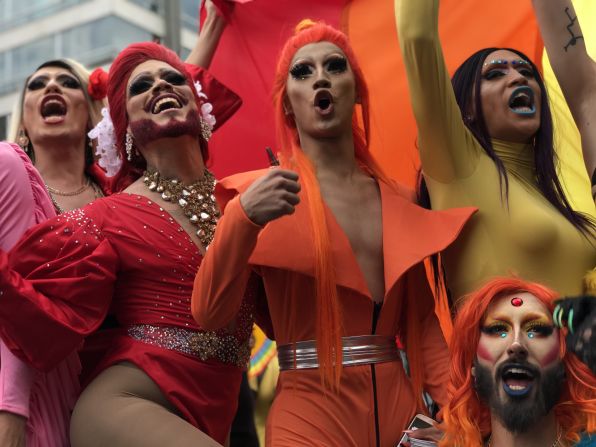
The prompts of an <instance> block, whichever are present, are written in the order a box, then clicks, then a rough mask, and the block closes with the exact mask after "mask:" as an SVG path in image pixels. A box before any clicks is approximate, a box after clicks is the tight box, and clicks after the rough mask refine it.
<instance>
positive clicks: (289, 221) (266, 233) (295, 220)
mask: <svg viewBox="0 0 596 447" xmlns="http://www.w3.org/2000/svg"><path fill="white" fill-rule="evenodd" d="M266 172H267V170H266V169H263V170H260V171H251V172H246V173H242V174H236V175H233V176H230V177H226V178H225V179H223V180H222V181H221V182H219V183H218V184H217V187H216V190H215V194H216V196H217V201H218V204H219V206H220V208H221V209H224V210H225V205H226V204H227V203H228V201H229V200H231V199H232V198H233V197H234V196H235V195H236V194H238V193H241V192H243V191H245V190H246V189H247V188H248V187H249V186H250V184H251V183H252V182H253V181H254V180H256V179H257V178H259V177H260V176H262V175H264V174H265V173H266ZM301 200H302V201H301V202H300V204H299V205H298V206H297V207H296V211H295V212H294V214H292V215H290V216H284V217H282V218H279V219H277V220H275V221H273V222H270V223H269V224H267V225H265V228H263V230H262V231H261V233H260V234H259V237H258V242H257V246H256V248H255V250H254V251H253V253H252V256H251V257H250V263H251V264H253V265H260V266H265V267H273V268H278V269H283V270H289V271H292V272H296V273H300V274H303V275H308V276H312V277H314V245H313V240H312V235H311V230H310V229H311V223H310V217H309V214H308V204H307V202H306V199H305V198H304V196H301ZM326 218H327V228H328V231H329V237H330V240H331V249H332V252H333V263H334V266H335V274H336V282H337V284H338V285H339V286H342V287H347V288H350V289H353V290H355V291H357V292H359V293H361V294H362V295H365V296H369V292H368V287H367V286H366V282H365V281H364V278H363V276H362V273H361V272H360V269H359V267H358V264H357V262H356V258H355V257H354V254H353V253H352V249H351V246H350V243H349V241H348V239H347V238H346V236H345V235H344V233H343V231H341V228H340V227H339V225H338V224H337V223H336V221H335V218H334V217H333V215H332V214H331V212H330V211H329V209H327V208H326Z"/></svg>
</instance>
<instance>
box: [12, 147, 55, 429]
mask: <svg viewBox="0 0 596 447" xmlns="http://www.w3.org/2000/svg"><path fill="white" fill-rule="evenodd" d="M55 214H56V213H55V211H54V206H53V205H52V202H51V201H50V198H49V197H48V194H47V193H46V190H45V186H44V183H43V180H42V179H41V177H40V175H39V173H38V172H37V170H36V169H35V167H34V166H33V165H32V164H31V161H30V160H29V157H27V155H26V154H25V153H24V152H23V151H22V150H21V148H20V147H18V146H17V145H15V144H10V143H4V142H0V249H2V250H10V249H11V248H12V246H13V245H14V244H15V243H16V242H17V241H18V240H19V238H20V237H21V236H22V235H23V233H24V232H25V231H26V230H28V229H29V228H30V227H32V226H33V225H35V224H37V223H40V222H43V221H44V220H47V219H49V218H50V217H53V216H55ZM34 376H35V374H34V371H33V370H32V368H31V367H30V366H28V365H26V364H25V363H24V362H22V361H21V360H19V359H18V358H17V357H15V355H14V354H13V353H12V352H10V350H9V349H8V348H7V347H6V345H5V344H4V342H3V341H0V411H9V412H11V413H16V414H19V415H21V416H24V417H28V416H29V396H30V393H31V387H32V384H33V381H34Z"/></svg>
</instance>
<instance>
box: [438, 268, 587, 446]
mask: <svg viewBox="0 0 596 447" xmlns="http://www.w3.org/2000/svg"><path fill="white" fill-rule="evenodd" d="M519 292H528V293H531V294H532V295H534V296H535V297H536V298H538V299H539V300H540V301H541V302H542V303H543V304H544V305H545V306H546V307H547V308H548V310H549V312H551V313H552V312H553V310H554V304H553V301H554V300H555V299H556V298H557V295H556V294H555V292H553V291H552V290H549V289H547V288H546V287H544V286H542V285H540V284H536V283H532V282H527V281H523V280H521V279H518V278H497V279H494V280H492V281H490V282H488V283H487V284H486V285H484V286H483V287H482V288H480V289H479V290H477V291H476V292H474V293H472V294H471V295H470V296H468V298H467V300H466V302H465V304H464V305H463V306H462V307H461V309H460V310H459V313H458V314H457V316H456V318H455V323H454V327H453V333H454V334H456V335H454V337H453V339H452V343H451V380H450V383H449V387H448V394H449V400H450V402H449V404H448V405H447V407H445V409H444V410H443V419H444V423H443V428H444V429H445V437H444V438H443V440H442V441H441V442H440V443H439V445H440V446H442V447H443V446H457V447H481V446H482V445H483V444H482V439H483V438H484V437H486V436H488V435H489V434H490V431H491V426H490V410H489V408H488V407H487V406H486V405H485V404H484V403H483V402H480V400H479V399H478V396H477V394H476V392H475V390H474V380H473V377H472V364H473V361H474V359H475V358H476V350H477V347H478V342H479V340H480V325H481V322H482V320H483V319H484V316H485V313H486V310H487V308H488V306H489V305H490V303H492V302H493V301H494V300H496V299H498V298H500V297H502V296H504V295H509V294H514V293H519ZM565 333H566V330H559V342H560V346H561V353H560V355H561V358H562V359H563V365H564V367H565V373H566V376H567V380H566V381H565V383H564V385H563V392H562V394H561V398H560V399H559V402H558V403H557V404H556V405H555V407H554V409H553V410H554V412H555V417H556V419H557V422H558V423H559V425H560V427H561V428H562V430H563V435H564V437H565V439H567V440H569V441H572V442H577V441H578V440H579V435H578V433H581V432H582V431H587V432H592V431H594V430H595V429H596V378H595V377H594V375H593V374H592V373H591V371H590V370H589V369H588V367H587V366H586V365H584V364H583V363H582V362H581V361H580V360H578V358H577V357H576V356H575V355H574V354H572V353H570V352H568V351H567V349H566V344H565Z"/></svg>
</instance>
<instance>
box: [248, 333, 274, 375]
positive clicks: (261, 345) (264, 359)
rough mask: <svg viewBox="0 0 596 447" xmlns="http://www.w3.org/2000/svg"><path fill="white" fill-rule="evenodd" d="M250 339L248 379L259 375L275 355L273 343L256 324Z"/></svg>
mask: <svg viewBox="0 0 596 447" xmlns="http://www.w3.org/2000/svg"><path fill="white" fill-rule="evenodd" d="M252 337H253V341H254V345H253V347H252V350H251V352H250V367H249V368H248V378H249V379H252V378H253V377H257V376H259V375H261V374H262V373H263V371H264V370H265V368H266V367H267V365H268V364H269V362H270V361H271V359H272V358H273V357H275V356H276V355H277V347H276V345H275V342H274V341H273V340H270V339H268V338H267V336H266V335H265V333H264V332H263V331H262V330H261V328H260V327H258V326H257V325H256V324H255V325H254V326H253V331H252Z"/></svg>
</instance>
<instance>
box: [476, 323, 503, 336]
mask: <svg viewBox="0 0 596 447" xmlns="http://www.w3.org/2000/svg"><path fill="white" fill-rule="evenodd" d="M480 331H481V332H482V333H483V334H486V335H489V336H492V337H501V338H505V337H507V334H508V333H509V325H508V324H505V323H502V322H500V321H495V322H494V323H490V324H487V325H484V326H482V327H481V328H480Z"/></svg>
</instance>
